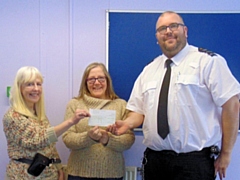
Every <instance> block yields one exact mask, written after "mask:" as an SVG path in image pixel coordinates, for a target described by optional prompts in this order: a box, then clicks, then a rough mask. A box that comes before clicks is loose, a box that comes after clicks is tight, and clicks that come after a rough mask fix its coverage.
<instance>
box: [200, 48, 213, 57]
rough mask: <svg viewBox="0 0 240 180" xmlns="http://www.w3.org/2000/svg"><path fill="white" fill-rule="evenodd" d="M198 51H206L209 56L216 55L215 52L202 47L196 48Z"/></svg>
mask: <svg viewBox="0 0 240 180" xmlns="http://www.w3.org/2000/svg"><path fill="white" fill-rule="evenodd" d="M198 51H199V52H204V53H207V54H208V55H210V56H216V54H215V53H214V52H212V51H209V50H207V49H204V48H198Z"/></svg>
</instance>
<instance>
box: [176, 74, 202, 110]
mask: <svg viewBox="0 0 240 180" xmlns="http://www.w3.org/2000/svg"><path fill="white" fill-rule="evenodd" d="M199 89H200V79H199V77H198V76H196V75H179V76H178V78H177V81H176V91H175V100H176V101H175V102H176V104H178V105H187V106H192V105H193V104H195V103H196V100H197V98H198V93H199Z"/></svg>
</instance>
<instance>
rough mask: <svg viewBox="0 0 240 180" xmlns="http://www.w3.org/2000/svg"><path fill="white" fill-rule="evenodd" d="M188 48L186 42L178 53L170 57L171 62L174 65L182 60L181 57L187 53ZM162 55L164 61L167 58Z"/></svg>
mask: <svg viewBox="0 0 240 180" xmlns="http://www.w3.org/2000/svg"><path fill="white" fill-rule="evenodd" d="M189 48H190V46H189V44H188V43H186V46H185V47H184V48H183V49H182V50H181V51H180V52H179V53H177V55H175V56H174V57H172V58H171V60H172V61H173V63H174V64H175V65H176V66H178V65H179V64H180V62H181V61H182V60H183V58H184V57H185V56H186V55H187V53H188V51H189ZM163 57H164V59H165V61H166V60H167V59H169V58H167V56H165V55H164V54H163Z"/></svg>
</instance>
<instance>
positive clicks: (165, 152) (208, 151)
mask: <svg viewBox="0 0 240 180" xmlns="http://www.w3.org/2000/svg"><path fill="white" fill-rule="evenodd" d="M146 152H149V153H156V154H159V155H160V154H162V155H171V156H208V155H210V154H211V153H212V152H211V147H207V148H203V149H202V150H201V151H192V152H187V153H176V152H175V151H172V150H162V151H154V150H152V149H150V148H147V150H146Z"/></svg>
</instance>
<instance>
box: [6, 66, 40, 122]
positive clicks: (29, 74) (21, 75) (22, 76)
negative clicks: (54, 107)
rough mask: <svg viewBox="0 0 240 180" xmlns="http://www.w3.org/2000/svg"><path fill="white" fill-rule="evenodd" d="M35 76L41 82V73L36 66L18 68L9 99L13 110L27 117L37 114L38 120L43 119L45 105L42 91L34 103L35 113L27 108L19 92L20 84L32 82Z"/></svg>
mask: <svg viewBox="0 0 240 180" xmlns="http://www.w3.org/2000/svg"><path fill="white" fill-rule="evenodd" d="M36 78H39V79H40V80H41V82H42V83H43V77H42V74H41V73H40V72H39V70H38V69H37V68H35V67H31V66H25V67H22V68H20V69H19V70H18V72H17V74H16V76H15V80H14V84H13V86H12V87H11V90H10V98H9V101H10V105H11V106H12V107H13V109H14V110H15V111H17V112H19V113H21V114H23V115H26V116H28V117H34V118H36V116H37V118H38V119H39V120H44V119H45V107H44V95H43V91H42V95H41V97H40V99H39V101H38V102H37V103H36V104H35V110H36V115H34V114H33V113H32V112H31V111H30V110H29V108H28V107H27V105H26V103H25V101H24V99H23V96H22V93H21V86H22V85H23V84H25V83H29V82H33V81H34V80H35V79H36Z"/></svg>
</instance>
